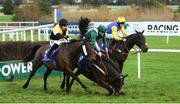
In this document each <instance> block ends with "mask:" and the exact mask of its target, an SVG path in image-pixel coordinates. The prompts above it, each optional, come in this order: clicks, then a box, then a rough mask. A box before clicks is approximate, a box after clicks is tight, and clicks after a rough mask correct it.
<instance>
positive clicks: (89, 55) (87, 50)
mask: <svg viewBox="0 0 180 104" xmlns="http://www.w3.org/2000/svg"><path fill="white" fill-rule="evenodd" d="M82 48H83V52H84V54H85V55H87V58H88V60H89V61H90V62H93V61H95V60H96V57H95V54H94V51H93V48H92V46H91V44H90V42H89V41H87V40H83V45H82Z"/></svg>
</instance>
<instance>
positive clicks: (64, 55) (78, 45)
mask: <svg viewBox="0 0 180 104" xmlns="http://www.w3.org/2000/svg"><path fill="white" fill-rule="evenodd" d="M82 46H85V48H86V52H84V51H83V49H82ZM49 47H50V46H49V45H43V46H35V47H34V49H33V50H32V52H31V54H30V55H29V56H27V57H26V58H25V59H24V61H25V62H28V61H30V60H32V62H33V69H32V71H31V73H30V76H29V78H28V80H27V82H26V83H25V84H24V85H23V88H24V89H25V88H27V87H28V85H29V82H30V80H31V78H32V77H33V75H34V74H35V72H36V71H37V70H38V68H39V67H40V66H41V65H43V64H45V66H46V67H47V71H46V72H45V74H44V89H47V88H46V81H47V77H48V75H49V74H50V73H51V71H52V70H53V69H58V70H59V71H63V72H64V73H66V75H67V76H69V77H70V76H71V77H73V78H74V79H75V80H76V81H78V82H79V83H80V85H81V86H82V87H83V88H84V89H85V90H87V87H86V86H85V85H84V84H83V83H82V82H81V81H80V80H79V78H78V77H77V76H75V75H74V73H73V69H74V68H75V66H74V65H75V63H76V58H77V56H79V54H81V53H83V52H84V53H86V54H87V58H88V60H89V61H93V60H95V55H94V53H93V50H92V47H91V45H90V42H87V41H85V40H83V39H82V40H73V41H71V42H70V43H62V44H61V46H59V48H58V51H57V52H56V53H55V55H54V56H55V61H54V62H43V61H42V57H43V55H44V54H45V51H46V50H47V49H48V48H49ZM66 91H67V92H69V89H67V90H66Z"/></svg>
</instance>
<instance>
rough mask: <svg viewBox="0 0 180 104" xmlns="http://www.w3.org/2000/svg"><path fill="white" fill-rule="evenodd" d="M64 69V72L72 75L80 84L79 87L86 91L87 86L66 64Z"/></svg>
mask: <svg viewBox="0 0 180 104" xmlns="http://www.w3.org/2000/svg"><path fill="white" fill-rule="evenodd" d="M66 69H67V70H64V71H65V72H66V74H68V75H70V76H72V77H73V78H74V79H75V80H76V81H77V82H78V83H79V84H80V85H81V87H82V88H83V89H84V90H85V91H86V92H87V91H88V88H87V87H86V86H85V85H84V84H83V83H82V82H81V81H80V79H79V78H78V77H77V76H76V75H75V74H74V73H73V71H72V70H71V69H70V68H69V67H68V66H66ZM68 83H69V82H68Z"/></svg>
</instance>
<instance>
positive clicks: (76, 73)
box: [69, 70, 81, 89]
mask: <svg viewBox="0 0 180 104" xmlns="http://www.w3.org/2000/svg"><path fill="white" fill-rule="evenodd" d="M80 74H81V71H79V70H77V71H76V72H75V75H76V76H79V75H80ZM73 83H74V78H72V80H71V82H70V84H69V89H71V87H72V84H73Z"/></svg>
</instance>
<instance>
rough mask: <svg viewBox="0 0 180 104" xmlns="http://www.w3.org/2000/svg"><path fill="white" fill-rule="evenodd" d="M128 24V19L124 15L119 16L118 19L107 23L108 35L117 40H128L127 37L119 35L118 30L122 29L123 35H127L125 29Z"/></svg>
mask: <svg viewBox="0 0 180 104" xmlns="http://www.w3.org/2000/svg"><path fill="white" fill-rule="evenodd" d="M127 26H128V24H126V19H125V18H124V17H118V18H117V20H116V21H113V22H112V23H110V24H109V25H107V35H110V36H111V37H112V38H113V39H114V40H116V41H119V40H123V41H126V39H125V38H123V39H122V38H121V37H119V36H118V32H119V31H121V33H122V35H123V37H126V36H127V33H126V30H125V29H126V28H127ZM108 38H110V37H108Z"/></svg>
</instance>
